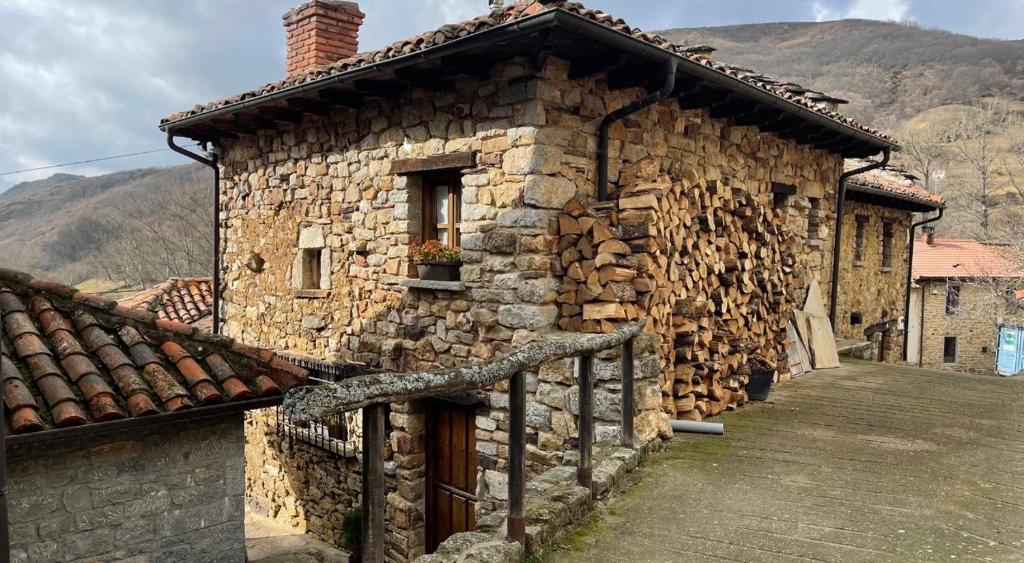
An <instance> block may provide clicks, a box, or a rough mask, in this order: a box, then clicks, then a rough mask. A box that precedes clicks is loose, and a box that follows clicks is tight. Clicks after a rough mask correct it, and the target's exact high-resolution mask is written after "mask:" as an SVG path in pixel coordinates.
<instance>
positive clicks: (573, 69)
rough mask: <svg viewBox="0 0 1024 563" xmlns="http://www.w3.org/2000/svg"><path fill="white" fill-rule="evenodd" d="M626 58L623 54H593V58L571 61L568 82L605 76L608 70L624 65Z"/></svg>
mask: <svg viewBox="0 0 1024 563" xmlns="http://www.w3.org/2000/svg"><path fill="white" fill-rule="evenodd" d="M626 59H627V56H626V55H625V54H623V53H619V54H618V55H610V54H607V53H594V55H593V56H590V57H587V58H584V59H579V60H575V61H573V62H572V63H571V64H570V66H569V80H581V79H583V78H590V77H591V76H594V75H598V74H605V73H607V72H608V71H609V70H613V69H616V68H619V67H620V66H622V65H623V64H625V62H626Z"/></svg>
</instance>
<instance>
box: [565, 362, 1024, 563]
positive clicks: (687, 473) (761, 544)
mask: <svg viewBox="0 0 1024 563" xmlns="http://www.w3.org/2000/svg"><path fill="white" fill-rule="evenodd" d="M844 361H846V362H847V365H844V367H842V368H839V369H836V370H830V371H821V372H817V373H811V374H808V375H806V376H804V377H803V378H801V379H798V380H796V381H793V382H791V383H785V384H782V385H781V386H776V387H775V390H774V391H773V393H772V397H771V401H770V402H769V403H764V404H760V405H757V406H754V407H752V408H747V409H744V410H742V411H739V412H737V413H732V414H728V415H726V416H721V417H718V418H717V419H715V420H716V421H718V422H724V423H725V426H726V436H724V437H701V436H695V435H677V437H676V439H675V440H673V442H672V443H671V444H670V447H669V450H668V451H667V452H666V453H664V454H661V455H659V456H656V458H655V461H654V462H652V463H651V464H650V465H649V466H648V467H646V468H645V469H644V470H643V472H642V478H641V481H640V482H639V483H638V484H637V485H636V486H635V487H633V488H631V489H630V490H629V491H627V492H626V493H625V495H624V496H622V497H620V498H619V499H616V500H615V501H613V502H612V504H611V505H610V506H609V507H608V509H607V511H606V513H605V514H604V515H603V516H602V517H601V518H600V519H599V520H598V521H597V522H596V523H594V524H592V525H590V526H587V527H585V528H584V529H583V530H581V531H580V533H578V534H577V535H576V536H575V537H573V538H571V539H570V540H568V541H567V542H566V544H567V545H566V546H563V549H562V550H561V551H558V552H555V553H549V554H548V556H547V558H546V559H547V560H550V561H558V562H563V561H567V562H585V563H600V562H606V561H607V562H612V561H614V562H620V561H959V560H968V561H1024V379H1015V380H1007V379H1000V378H996V377H982V376H968V375H959V374H949V373H941V372H932V371H924V370H916V369H910V368H902V367H899V368H897V367H891V366H880V365H878V364H871V363H866V362H852V361H849V360H844Z"/></svg>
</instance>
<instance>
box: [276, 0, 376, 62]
mask: <svg viewBox="0 0 1024 563" xmlns="http://www.w3.org/2000/svg"><path fill="white" fill-rule="evenodd" d="M364 17H366V14H363V12H361V11H360V10H359V5H358V4H356V3H355V2H345V1H343V0H310V1H309V2H306V3H305V4H302V5H301V6H299V7H298V8H295V9H294V10H291V11H289V12H288V13H286V14H285V15H284V17H283V18H282V19H283V20H284V29H285V31H286V32H287V34H288V76H294V75H296V74H302V73H304V72H306V71H308V70H310V69H312V68H314V67H317V66H320V65H326V64H330V63H333V62H336V61H339V60H341V59H345V58H348V57H351V56H352V55H354V54H356V53H357V52H358V51H359V26H361V25H362V24H363V18H364Z"/></svg>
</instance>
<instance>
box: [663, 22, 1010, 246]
mask: <svg viewBox="0 0 1024 563" xmlns="http://www.w3.org/2000/svg"><path fill="white" fill-rule="evenodd" d="M663 33H664V34H665V35H666V36H668V37H670V38H672V39H673V40H675V41H677V42H681V43H690V44H696V43H704V44H708V45H712V46H714V47H716V48H718V51H716V52H715V53H714V57H715V58H716V59H718V60H720V61H723V62H726V63H729V64H733V65H737V66H740V67H746V68H750V69H754V70H756V71H757V72H759V73H763V74H767V75H769V76H772V77H773V78H775V79H777V80H779V81H780V82H797V83H799V84H802V85H803V86H805V87H808V88H812V89H815V90H819V91H823V92H826V93H828V94H831V95H834V96H837V97H840V98H844V99H846V100H849V101H850V103H849V104H847V105H844V106H843V107H842V108H841V111H843V112H844V113H846V114H848V115H850V116H852V117H855V118H857V119H859V120H861V121H862V122H864V123H868V124H870V125H872V126H875V127H878V128H880V129H882V130H885V131H888V132H890V133H893V134H895V135H896V137H897V139H898V140H899V141H900V142H901V143H902V144H903V145H904V147H905V148H906V149H907V150H905V151H903V152H902V153H897V154H896V155H894V157H893V158H894V162H896V163H897V164H902V165H904V166H907V167H908V168H910V169H911V170H912V171H913V172H915V173H916V174H918V175H919V176H921V177H922V178H927V180H928V182H927V183H928V186H929V188H930V189H931V190H933V191H935V192H937V193H941V194H942V195H943V196H945V197H946V200H947V206H948V208H947V212H946V216H945V218H944V219H943V221H942V222H941V223H939V225H938V229H939V231H940V232H941V233H943V234H946V235H955V236H963V237H982V238H1001V239H1007V238H1011V237H1016V236H1017V233H1019V228H1017V226H1016V225H1017V224H1018V223H1019V220H1018V217H1019V216H1020V213H1021V211H1022V210H1024V207H1022V206H1021V202H1022V188H1024V40H1016V41H1004V40H993V39H980V38H977V37H969V36H966V35H958V34H954V33H950V32H946V31H941V30H935V29H923V28H920V27H916V26H914V25H907V24H901V23H894V22H880V21H870V20H842V21H831V22H802V23H766V24H751V25H734V26H725V27H713V28H699V29H673V30H668V31H665V32H663ZM915 149H916V150H915ZM915 153H916V154H917V155H918V156H920V155H922V154H923V155H926V158H928V159H930V161H929V163H928V168H930V169H931V172H934V173H935V174H934V175H932V174H930V173H927V174H926V173H923V172H924V171H923V170H922V166H921V162H919V161H915V157H914V155H915ZM982 154H984V158H981V155H982ZM972 160H973V161H972ZM979 162H983V166H982V167H981V168H979ZM983 182H984V187H982V183H983ZM983 191H984V192H986V193H985V194H984V195H983V194H982V193H981V192H983ZM982 202H984V203H982ZM985 217H987V218H988V219H990V220H991V221H990V222H991V228H982V227H980V225H982V224H989V221H988V219H985Z"/></svg>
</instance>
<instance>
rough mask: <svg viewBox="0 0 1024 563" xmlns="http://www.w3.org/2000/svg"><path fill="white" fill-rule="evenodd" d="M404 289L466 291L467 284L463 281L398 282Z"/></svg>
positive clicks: (415, 280) (411, 280)
mask: <svg viewBox="0 0 1024 563" xmlns="http://www.w3.org/2000/svg"><path fill="white" fill-rule="evenodd" d="M398 284H399V285H401V286H402V287H411V288H413V289H427V290H430V291H466V283H465V282H461V281H435V280H421V279H418V278H404V279H402V280H400V281H399V282H398Z"/></svg>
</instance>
